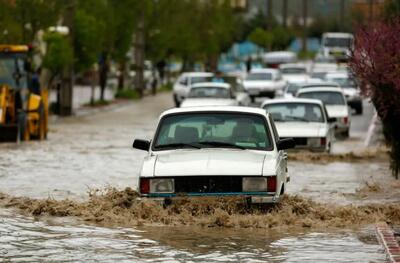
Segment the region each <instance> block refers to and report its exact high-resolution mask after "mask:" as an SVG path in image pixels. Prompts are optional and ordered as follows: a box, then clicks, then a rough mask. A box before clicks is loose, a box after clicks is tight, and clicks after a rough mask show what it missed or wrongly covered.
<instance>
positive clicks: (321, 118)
mask: <svg viewBox="0 0 400 263" xmlns="http://www.w3.org/2000/svg"><path fill="white" fill-rule="evenodd" d="M261 107H262V108H264V109H266V110H267V112H269V113H270V114H271V115H272V118H273V119H274V122H275V124H276V128H277V130H278V134H279V136H280V138H293V139H294V140H295V142H296V148H297V149H307V150H311V151H321V152H323V151H325V152H330V150H331V147H332V142H333V138H334V133H333V130H332V125H331V122H333V121H335V120H334V119H329V118H328V115H327V113H326V109H325V107H324V104H323V103H322V101H320V100H312V99H297V98H293V99H276V100H269V101H265V102H264V103H263V104H262V105H261Z"/></svg>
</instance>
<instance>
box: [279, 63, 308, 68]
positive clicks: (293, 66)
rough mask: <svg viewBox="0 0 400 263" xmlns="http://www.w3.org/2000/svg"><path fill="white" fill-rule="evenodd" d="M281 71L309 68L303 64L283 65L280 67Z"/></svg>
mask: <svg viewBox="0 0 400 263" xmlns="http://www.w3.org/2000/svg"><path fill="white" fill-rule="evenodd" d="M279 68H280V69H284V68H304V69H307V66H306V65H304V64H301V63H283V64H280V65H279Z"/></svg>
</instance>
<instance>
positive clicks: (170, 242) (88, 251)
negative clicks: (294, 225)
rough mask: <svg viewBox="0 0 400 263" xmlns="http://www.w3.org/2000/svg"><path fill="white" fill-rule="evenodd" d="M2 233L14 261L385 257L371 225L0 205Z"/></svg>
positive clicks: (2, 250)
mask: <svg viewBox="0 0 400 263" xmlns="http://www.w3.org/2000/svg"><path fill="white" fill-rule="evenodd" d="M0 234H1V238H0V258H2V259H3V260H4V261H7V260H10V261H12V262H41V261H49V262H54V261H56V262H60V261H63V262H64V261H67V262H69V261H71V262H72V261H85V262H92V261H102V262H115V261H117V260H118V261H119V262H238V261H240V262H386V261H385V255H384V253H383V251H382V249H381V247H380V246H379V245H378V244H377V241H376V239H375V238H374V234H373V230H372V228H364V229H361V230H346V229H344V230H341V231H338V230H333V231H326V230H320V231H316V232H304V231H301V230H298V231H292V232H280V231H259V230H257V231H255V230H236V229H235V230H232V229H218V228H212V229H204V228H193V227H183V228H182V227H179V228H176V227H152V228H103V227H96V226H90V225H82V224H79V223H76V222H73V220H70V221H68V220H64V221H61V220H58V221H57V220H55V219H48V220H46V219H42V220H40V221H36V220H34V219H33V218H30V217H24V216H20V215H15V213H14V212H12V211H9V210H0Z"/></svg>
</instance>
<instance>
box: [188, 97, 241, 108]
mask: <svg viewBox="0 0 400 263" xmlns="http://www.w3.org/2000/svg"><path fill="white" fill-rule="evenodd" d="M236 105H237V101H236V100H233V99H214V98H197V99H195V98H193V99H191V98H187V99H185V100H184V101H183V102H182V104H181V107H197V106H236Z"/></svg>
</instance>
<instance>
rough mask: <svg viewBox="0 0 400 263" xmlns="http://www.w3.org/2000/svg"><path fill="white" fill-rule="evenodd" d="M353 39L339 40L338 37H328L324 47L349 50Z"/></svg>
mask: <svg viewBox="0 0 400 263" xmlns="http://www.w3.org/2000/svg"><path fill="white" fill-rule="evenodd" d="M351 42H352V39H351V38H343V37H341V38H338V37H335V38H333V37H328V38H326V39H325V43H324V45H325V46H326V47H344V48H349V47H350V46H351Z"/></svg>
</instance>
